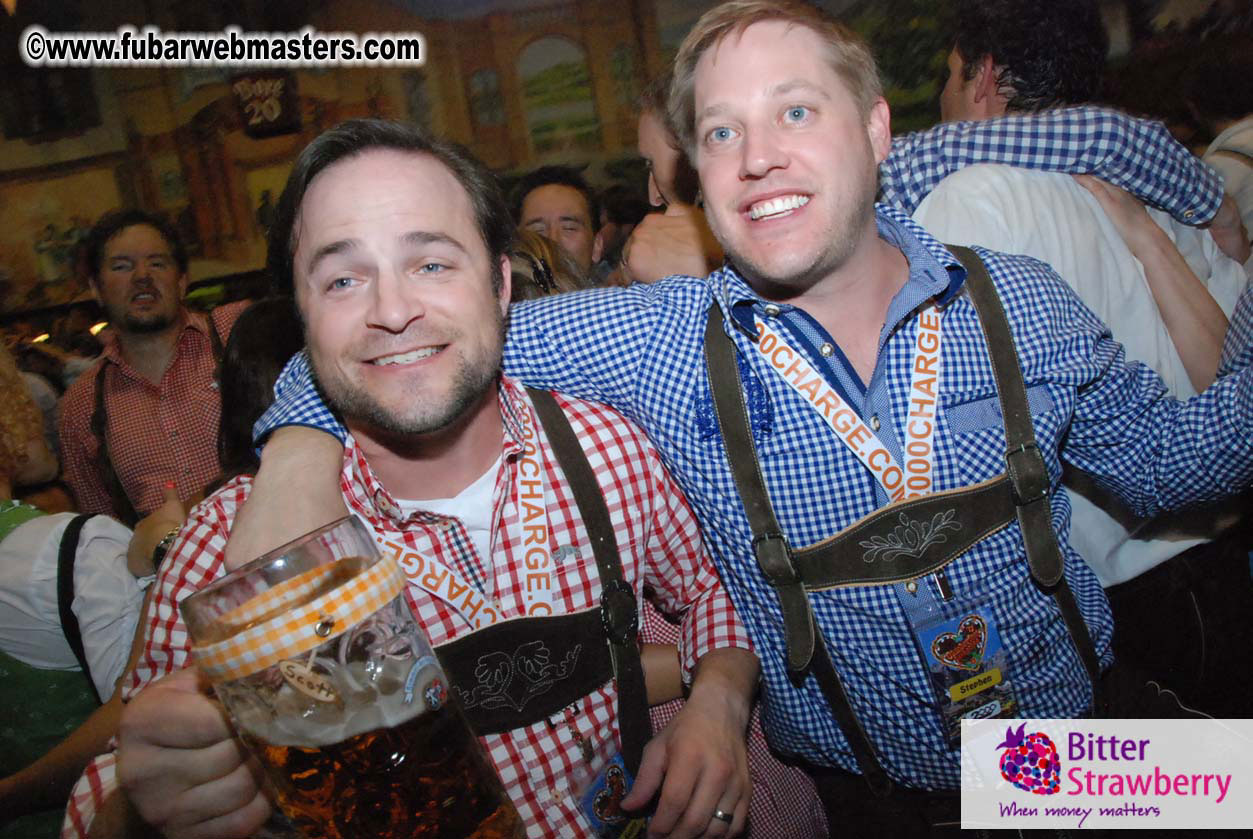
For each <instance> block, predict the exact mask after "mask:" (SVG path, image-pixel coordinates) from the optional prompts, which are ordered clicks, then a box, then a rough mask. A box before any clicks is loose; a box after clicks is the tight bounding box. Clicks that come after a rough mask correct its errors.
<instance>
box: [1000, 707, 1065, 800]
mask: <svg viewBox="0 0 1253 839" xmlns="http://www.w3.org/2000/svg"><path fill="white" fill-rule="evenodd" d="M1026 729H1027V724H1026V723H1023V724H1022V725H1020V726H1018V730H1017V731H1014V730H1013V728H1012V727H1010V728H1007V729H1005V742H1003V743H1001V744H1000V745H999V746H997V748H998V749H1002V748H1003V749H1005V751H1003V752H1001V777H1002V778H1004V779H1005V780H1007V781H1009V782H1010V783H1011V784H1013V785H1014V786H1016V787H1018V788H1019V789H1025V790H1026V791H1027V792H1031V793H1035V794H1036V795H1055V794H1056V793H1057V791H1058V789H1059V788H1060V786H1061V778H1060V776H1061V771H1062V764H1061V762H1060V761H1059V760H1058V759H1057V746H1055V745H1053V741H1052V740H1050V739H1049V736H1048V735H1047V734H1045V733H1043V732H1041V731H1033V732H1031V733H1030V734H1027V735H1026V736H1024V735H1023V732H1024V731H1026Z"/></svg>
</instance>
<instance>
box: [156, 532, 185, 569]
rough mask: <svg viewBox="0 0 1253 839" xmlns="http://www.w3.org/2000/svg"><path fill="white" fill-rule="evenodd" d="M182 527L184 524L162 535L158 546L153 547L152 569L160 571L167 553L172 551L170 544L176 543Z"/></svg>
mask: <svg viewBox="0 0 1253 839" xmlns="http://www.w3.org/2000/svg"><path fill="white" fill-rule="evenodd" d="M181 529H182V525H179V526H178V527H175V528H172V529H171V530H170V532H169V533H167V534H165V535H164V536H162V537H161V541H160V542H157V546H156V547H155V548H153V549H152V570H153V571H160V570H161V563H162V562H164V561H165V555H166V554H167V553H169V552H170V545H173V544H174V538H175V537H176V536H178V531H179V530H181Z"/></svg>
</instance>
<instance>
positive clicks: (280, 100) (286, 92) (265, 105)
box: [231, 71, 300, 138]
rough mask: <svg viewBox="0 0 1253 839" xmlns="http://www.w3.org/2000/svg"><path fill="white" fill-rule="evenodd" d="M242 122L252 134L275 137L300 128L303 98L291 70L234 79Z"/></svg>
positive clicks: (292, 132) (234, 88)
mask: <svg viewBox="0 0 1253 839" xmlns="http://www.w3.org/2000/svg"><path fill="white" fill-rule="evenodd" d="M231 91H232V92H233V93H234V94H235V104H236V105H238V107H239V116H240V122H241V123H242V124H243V129H244V133H245V134H247V135H248V136H249V137H253V138H261V137H274V136H276V135H278V134H294V133H296V132H298V131H299V130H300V98H299V97H298V96H297V95H296V78H295V76H293V75H292V74H290V73H286V72H281V71H269V72H262V73H247V74H245V75H241V76H235V77H234V78H233V79H232V80H231Z"/></svg>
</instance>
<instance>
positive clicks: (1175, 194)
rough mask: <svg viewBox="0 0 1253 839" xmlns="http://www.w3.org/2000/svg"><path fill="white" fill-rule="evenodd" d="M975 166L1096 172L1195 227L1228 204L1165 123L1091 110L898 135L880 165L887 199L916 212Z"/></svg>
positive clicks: (1217, 183) (1216, 181)
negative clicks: (930, 195)
mask: <svg viewBox="0 0 1253 839" xmlns="http://www.w3.org/2000/svg"><path fill="white" fill-rule="evenodd" d="M975 163H1003V164H1006V165H1009V166H1019V167H1023V168H1026V169H1040V170H1044V171H1054V172H1073V173H1091V174H1094V175H1096V176H1098V177H1100V178H1102V179H1104V180H1106V181H1109V182H1110V183H1112V184H1115V185H1117V186H1120V187H1122V188H1123V189H1125V190H1127V191H1128V192H1130V193H1132V194H1134V195H1137V196H1139V197H1140V198H1141V199H1142V200H1144V201H1146V202H1148V203H1149V204H1152V205H1153V206H1156V207H1160V208H1162V209H1163V210H1166V211H1167V212H1169V213H1170V214H1171V215H1173V216H1174V217H1175V218H1177V219H1179V220H1180V221H1182V222H1184V223H1185V224H1191V225H1198V224H1203V223H1205V222H1207V221H1209V220H1210V219H1212V218H1213V217H1214V214H1215V213H1217V212H1218V205H1219V204H1220V203H1222V190H1223V186H1222V178H1220V177H1219V176H1218V174H1217V173H1216V172H1215V171H1214V170H1213V169H1211V168H1210V167H1209V166H1207V165H1206V164H1204V163H1202V162H1201V160H1200V159H1199V158H1198V157H1196V156H1195V155H1193V154H1192V153H1191V152H1189V151H1188V150H1187V149H1186V148H1184V147H1183V146H1182V145H1180V144H1179V143H1178V142H1176V141H1175V139H1174V138H1173V137H1171V135H1170V132H1169V131H1167V130H1166V127H1165V126H1164V125H1163V124H1162V123H1160V122H1153V121H1150V120H1142V119H1135V118H1133V117H1130V116H1128V115H1126V114H1123V113H1120V112H1118V111H1113V110H1110V109H1107V108H1096V107H1091V106H1084V107H1078V108H1061V109H1056V110H1050V111H1044V112H1042V113H1037V114H1028V115H1021V116H1010V117H1004V118H1001V119H995V120H982V121H978V122H950V123H944V124H941V125H937V126H935V127H934V128H931V129H929V130H927V131H918V132H914V133H911V134H905V135H903V136H900V137H896V138H894V139H893V141H892V150H891V152H890V153H889V155H888V157H887V158H886V159H885V160H884V161H883V163H882V164H880V166H879V188H880V196H881V200H883V201H885V202H887V203H890V204H894V205H896V206H898V207H901V208H903V209H904V210H905V211H906V212H907V213H911V214H912V213H913V212H914V211H915V210H916V209H918V205H919V204H920V203H921V202H922V199H923V198H926V197H927V194H928V193H930V192H931V190H933V189H934V188H935V187H936V186H937V185H938V184H939V183H940V181H942V180H944V178H946V177H947V176H948V175H951V174H952V173H953V172H955V171H957V170H958V169H961V168H963V167H965V166H970V165H972V164H975Z"/></svg>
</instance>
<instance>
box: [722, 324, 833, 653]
mask: <svg viewBox="0 0 1253 839" xmlns="http://www.w3.org/2000/svg"><path fill="white" fill-rule="evenodd" d="M705 365H706V367H707V368H708V372H709V386H710V390H711V393H712V395H713V402H714V412H715V413H716V414H717V415H718V427H719V428H720V429H721V431H722V440H723V444H724V445H725V446H726V450H727V462H728V463H729V464H730V466H731V475H732V477H734V478H735V487H736V489H737V490H738V491H739V495H740V501H741V502H743V504H744V515H745V516H746V517H747V519H748V526H749V527H750V528H751V529H752V531H753V557H754V559H756V560H757V565H758V566H759V567H760V568H761V572H762V573H763V574H764V575H765V576H766V579H767V580H768V581H769V582H770V585H772V586H774V589H775V591H776V592H778V595H779V605H780V607H781V608H782V610H783V616H784V624H785V628H784V631H785V633H786V636H787V652H788V662H787V663H788V669H789V670H791V671H792V672H793V673H794V674H799V673H804V672H805V671H806V670H808V669H809V663H810V660H811V659H812V658H813V655H814V648H815V644H816V638H817V634H818V633H817V631H816V629H815V627H814V617H813V614H812V613H811V612H810V610H809V599H808V598H807V597H806V596H805V586H804V582H803V581H802V580H801V576H800V574H799V573H798V572H797V570H796V565H795V563H794V562H793V561H792V550H791V547H790V546H789V545H788V543H787V538H786V537H785V536H784V535H783V529H782V528H781V527H779V522H778V520H777V519H776V518H775V516H774V508H772V507H771V506H770V495H769V493H767V491H766V482H765V480H764V479H763V478H762V476H761V469H760V468H759V467H758V465H757V448H756V446H755V445H754V444H753V432H752V429H751V427H750V426H749V421H748V409H747V408H746V407H745V405H744V397H743V393H742V391H741V389H740V375H739V367H738V365H737V364H736V361H735V344H734V343H732V342H731V340H730V339H729V338H728V337H727V335H726V333H724V332H723V331H722V314H721V312H720V311H719V309H718V306H717V304H716V303H715V304H713V305H712V306H710V308H709V316H708V318H707V320H706V322H705ZM788 618H791V620H788Z"/></svg>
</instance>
